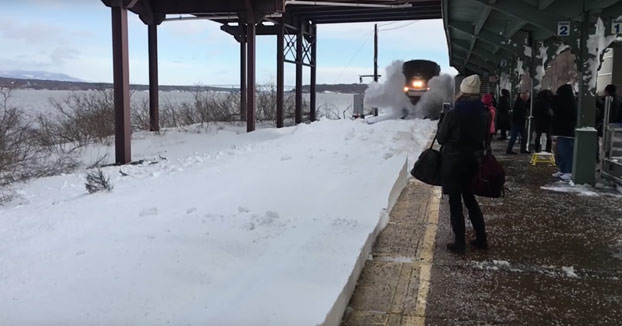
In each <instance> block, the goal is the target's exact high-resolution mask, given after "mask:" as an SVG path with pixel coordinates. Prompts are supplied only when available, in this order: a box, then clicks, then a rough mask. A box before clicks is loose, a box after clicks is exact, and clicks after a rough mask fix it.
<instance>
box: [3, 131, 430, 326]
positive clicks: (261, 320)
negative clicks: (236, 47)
mask: <svg viewBox="0 0 622 326" xmlns="http://www.w3.org/2000/svg"><path fill="white" fill-rule="evenodd" d="M433 128H434V123H433V122H430V121H423V120H408V121H385V122H383V123H378V124H374V125H367V124H365V123H363V122H361V121H343V120H342V121H321V122H317V123H313V124H311V125H300V126H298V127H292V128H286V129H281V130H276V129H266V130H261V131H257V132H254V133H251V134H244V133H241V134H237V133H236V132H232V131H230V130H229V131H227V130H214V129H212V130H211V131H209V132H207V133H205V132H204V133H201V134H198V133H184V132H173V131H168V132H166V133H165V135H163V136H156V135H147V134H138V135H136V136H135V141H134V153H135V154H134V159H140V158H144V159H147V160H155V161H157V164H148V163H146V164H143V165H138V166H123V167H109V168H105V169H104V172H105V173H106V174H107V175H109V176H110V177H111V181H112V183H113V186H114V189H113V190H112V192H101V193H96V194H94V195H88V194H87V193H86V190H85V189H84V184H83V183H84V175H85V173H86V172H85V171H81V172H79V173H75V174H71V175H65V176H58V177H52V178H46V179H41V180H36V181H34V182H32V183H30V184H28V185H23V186H21V188H20V189H19V190H18V192H19V193H20V195H21V198H19V199H17V200H15V201H14V202H12V203H11V204H9V205H8V206H5V207H0V216H1V217H0V289H2V290H1V291H0V319H1V323H2V324H6V325H34V324H39V325H41V324H49V325H61V324H64V325H93V324H98V325H161V324H169V323H170V324H172V325H187V324H193V325H317V324H320V323H322V322H323V321H324V319H325V317H326V314H327V312H328V311H329V310H330V309H331V307H332V305H333V304H334V302H335V300H336V298H337V296H338V295H339V293H340V292H341V291H342V289H343V287H344V284H345V283H346V281H347V279H348V277H349V276H350V273H352V269H353V266H354V263H355V261H356V259H357V257H358V254H359V253H360V250H361V247H362V246H363V244H364V242H365V240H366V239H367V236H368V234H369V233H370V232H371V231H372V230H373V229H374V227H375V226H376V225H377V224H378V221H379V216H380V214H381V212H382V210H383V209H384V208H386V206H387V197H388V194H389V192H390V190H391V187H392V186H393V183H394V182H395V180H396V177H397V175H398V173H399V171H400V169H401V168H402V166H403V165H404V162H405V160H406V157H407V156H409V157H410V158H411V159H414V158H416V156H417V155H418V153H419V152H420V150H421V148H422V147H423V146H425V143H426V142H427V140H428V138H429V136H430V134H431V132H432V129H433ZM163 157H165V158H167V159H166V160H164V159H162V158H163ZM121 171H122V172H123V173H124V174H127V176H122V175H121V173H120V172H121Z"/></svg>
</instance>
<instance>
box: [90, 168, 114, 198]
mask: <svg viewBox="0 0 622 326" xmlns="http://www.w3.org/2000/svg"><path fill="white" fill-rule="evenodd" d="M84 186H85V187H86V191H88V192H89V194H94V193H96V192H99V191H103V190H107V191H111V190H112V184H110V178H109V177H106V176H105V175H104V172H103V171H102V170H101V169H99V168H98V169H97V170H91V171H89V173H87V175H86V183H85V184H84Z"/></svg>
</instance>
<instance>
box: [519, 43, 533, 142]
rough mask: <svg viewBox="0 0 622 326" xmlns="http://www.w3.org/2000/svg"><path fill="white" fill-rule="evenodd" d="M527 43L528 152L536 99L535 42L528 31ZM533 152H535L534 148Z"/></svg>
mask: <svg viewBox="0 0 622 326" xmlns="http://www.w3.org/2000/svg"><path fill="white" fill-rule="evenodd" d="M528 42H529V46H530V47H531V57H530V58H529V78H530V79H531V88H530V89H529V116H528V117H527V150H528V151H529V146H531V141H532V140H533V139H532V134H533V105H534V100H535V98H536V94H534V93H535V89H536V88H535V83H536V40H535V39H534V37H533V32H532V31H529V36H528ZM521 137H522V135H521ZM533 150H534V151H535V148H534V149H533Z"/></svg>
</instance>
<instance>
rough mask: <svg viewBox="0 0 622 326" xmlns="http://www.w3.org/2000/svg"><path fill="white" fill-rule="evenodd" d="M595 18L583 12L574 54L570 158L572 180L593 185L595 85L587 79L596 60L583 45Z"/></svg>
mask: <svg viewBox="0 0 622 326" xmlns="http://www.w3.org/2000/svg"><path fill="white" fill-rule="evenodd" d="M596 20H597V17H596V16H594V15H591V14H588V13H586V14H585V15H584V17H583V21H582V22H581V33H580V38H579V39H580V42H579V44H580V48H579V49H578V51H577V53H579V55H578V56H577V68H578V71H579V76H578V77H579V82H580V86H579V87H580V89H579V103H578V112H577V129H576V132H575V143H574V157H573V164H572V179H573V180H574V182H575V183H576V184H590V185H594V184H595V182H596V137H597V135H596V129H595V128H594V122H595V110H596V98H595V92H596V87H593V86H592V84H594V85H595V83H592V82H591V80H592V79H595V78H596V77H597V76H593V75H592V74H593V72H592V70H591V69H590V64H589V61H590V60H594V59H596V60H598V59H599V58H595V56H594V55H593V54H590V53H589V51H588V48H587V39H588V36H589V34H590V33H593V32H594V29H595V28H594V24H595V23H596Z"/></svg>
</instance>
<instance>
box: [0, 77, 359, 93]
mask: <svg viewBox="0 0 622 326" xmlns="http://www.w3.org/2000/svg"><path fill="white" fill-rule="evenodd" d="M23 76H25V75H23ZM66 77H67V78H72V77H70V76H66ZM0 87H14V88H18V89H19V88H21V89H24V88H28V89H50V90H69V91H80V90H82V91H86V90H102V89H111V88H112V87H113V85H112V84H111V83H87V82H83V81H66V80H47V79H38V78H17V77H3V76H2V72H0ZM130 88H131V89H133V90H137V91H146V90H148V89H149V85H130ZM197 89H199V90H208V91H229V92H230V91H239V88H235V87H216V86H174V85H160V90H161V91H189V92H191V91H195V90H197ZM366 89H367V85H366V84H336V85H332V84H318V85H317V86H316V91H317V92H318V93H326V92H332V93H348V94H353V93H363V92H365V90H366ZM288 90H289V91H291V92H293V91H294V90H295V89H291V88H289V89H288ZM302 91H303V92H304V93H308V92H309V85H304V86H303V87H302Z"/></svg>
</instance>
